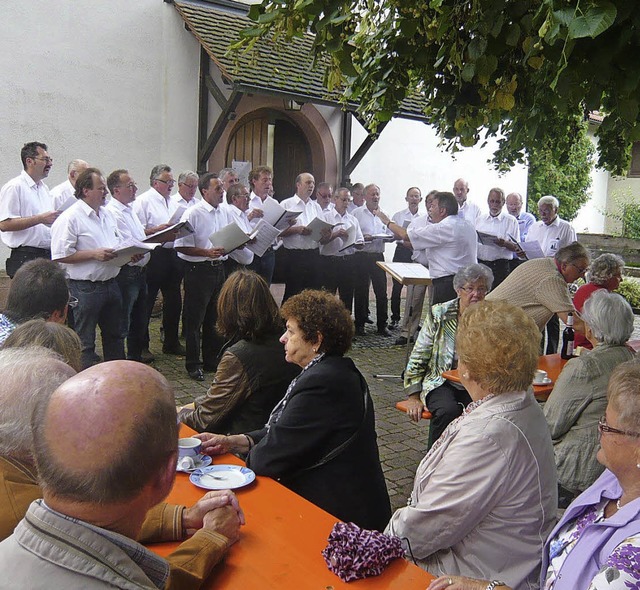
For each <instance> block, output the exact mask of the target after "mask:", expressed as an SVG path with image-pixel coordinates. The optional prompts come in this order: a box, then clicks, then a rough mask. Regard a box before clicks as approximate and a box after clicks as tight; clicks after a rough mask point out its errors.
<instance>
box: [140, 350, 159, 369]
mask: <svg viewBox="0 0 640 590" xmlns="http://www.w3.org/2000/svg"><path fill="white" fill-rule="evenodd" d="M155 360H156V357H155V356H153V353H151V352H149V349H148V348H147V349H145V350H143V351H142V353H141V354H140V362H143V363H145V364H147V365H148V364H149V363H152V362H153V361H155Z"/></svg>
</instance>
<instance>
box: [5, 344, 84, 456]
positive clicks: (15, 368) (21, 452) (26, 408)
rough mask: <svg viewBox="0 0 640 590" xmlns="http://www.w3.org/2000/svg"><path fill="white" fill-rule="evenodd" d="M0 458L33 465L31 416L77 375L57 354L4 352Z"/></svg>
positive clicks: (33, 350)
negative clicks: (39, 406) (67, 381)
mask: <svg viewBox="0 0 640 590" xmlns="http://www.w3.org/2000/svg"><path fill="white" fill-rule="evenodd" d="M0 374H1V375H2V380H0V455H2V456H5V457H14V458H16V459H22V460H25V461H27V462H29V463H32V458H31V447H32V444H33V436H32V434H31V414H32V413H33V409H34V407H35V404H36V401H37V400H38V399H40V398H42V397H44V396H49V395H50V394H51V393H53V392H54V391H55V390H56V389H57V388H58V386H59V385H60V384H62V383H64V382H65V381H66V380H67V379H69V378H70V377H72V376H73V375H75V374H76V372H75V371H74V370H73V369H72V368H71V367H70V366H69V365H67V363H65V362H64V361H63V360H62V358H61V357H60V355H58V354H56V353H55V352H54V351H53V350H49V349H46V348H42V347H40V346H31V347H28V348H8V349H5V350H0Z"/></svg>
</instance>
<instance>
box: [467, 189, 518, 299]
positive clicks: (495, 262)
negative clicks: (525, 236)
mask: <svg viewBox="0 0 640 590" xmlns="http://www.w3.org/2000/svg"><path fill="white" fill-rule="evenodd" d="M504 203H505V198H504V191H503V190H502V189H501V188H492V189H491V190H490V191H489V196H488V197H487V204H488V205H489V213H481V214H480V215H478V217H476V229H477V230H478V231H479V232H482V233H485V234H491V235H492V236H496V237H497V238H498V239H497V240H495V242H494V243H493V244H491V245H486V246H485V245H484V244H478V262H480V263H482V264H484V265H485V266H488V267H489V268H490V269H491V270H492V271H493V286H494V288H495V287H497V286H498V285H499V284H500V283H501V282H502V281H504V280H505V279H506V278H507V276H508V275H509V273H510V272H511V260H512V259H513V255H514V253H515V252H516V250H518V244H517V243H515V242H514V241H513V240H511V239H510V238H509V236H511V237H512V238H513V239H514V240H516V241H520V228H519V227H518V221H517V220H516V218H515V217H513V216H512V215H509V213H505V212H504V210H503V209H504Z"/></svg>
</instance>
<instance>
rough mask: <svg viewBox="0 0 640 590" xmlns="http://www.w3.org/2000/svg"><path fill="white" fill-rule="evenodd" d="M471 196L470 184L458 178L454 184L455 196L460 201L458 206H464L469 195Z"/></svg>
mask: <svg viewBox="0 0 640 590" xmlns="http://www.w3.org/2000/svg"><path fill="white" fill-rule="evenodd" d="M468 194H469V183H468V182H467V181H466V180H465V179H464V178H458V180H456V181H455V182H454V183H453V196H454V197H455V198H456V201H458V205H459V206H462V205H464V203H465V201H466V200H467V195H468Z"/></svg>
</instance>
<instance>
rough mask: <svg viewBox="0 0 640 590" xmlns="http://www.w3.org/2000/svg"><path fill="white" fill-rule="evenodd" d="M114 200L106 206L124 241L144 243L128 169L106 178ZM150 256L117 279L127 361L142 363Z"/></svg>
mask: <svg viewBox="0 0 640 590" xmlns="http://www.w3.org/2000/svg"><path fill="white" fill-rule="evenodd" d="M107 186H108V187H109V192H110V193H111V196H112V199H111V200H110V201H109V203H107V206H106V209H107V211H109V212H110V213H111V214H112V215H113V217H114V219H115V220H116V223H117V225H118V229H119V230H120V233H121V235H122V237H123V239H124V240H132V239H133V240H138V241H140V242H142V241H143V240H144V239H145V238H146V235H145V233H144V227H142V223H140V220H139V219H138V216H137V215H136V214H135V213H134V212H133V209H132V207H131V203H133V201H134V200H135V198H136V192H137V191H138V187H137V186H136V183H135V181H134V180H133V178H131V175H130V174H129V171H128V170H124V169H120V170H114V171H113V172H112V173H111V174H109V176H108V177H107ZM150 257H151V255H150V254H145V255H144V256H142V257H141V258H140V260H138V261H137V262H129V263H127V264H125V265H124V266H122V267H121V268H120V272H119V273H118V276H117V277H116V281H117V283H118V287H119V288H120V293H121V295H122V331H123V334H124V335H125V338H126V341H127V359H128V360H130V361H138V362H142V349H143V348H144V346H145V332H146V329H147V264H148V263H149V259H150Z"/></svg>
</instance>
